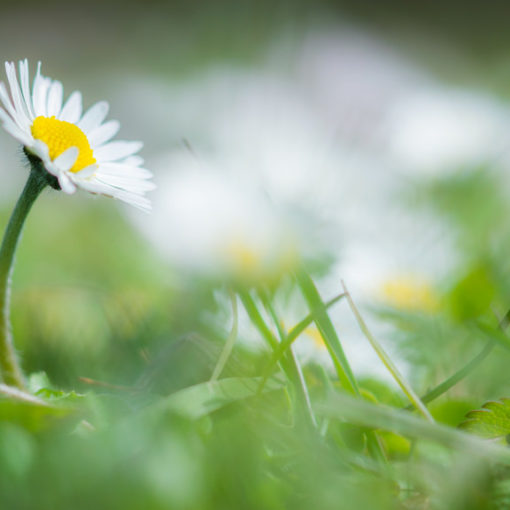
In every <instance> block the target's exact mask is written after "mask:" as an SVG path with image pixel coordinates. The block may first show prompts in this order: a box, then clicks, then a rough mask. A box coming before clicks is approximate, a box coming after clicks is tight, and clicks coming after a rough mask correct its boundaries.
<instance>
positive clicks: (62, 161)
mask: <svg viewBox="0 0 510 510" xmlns="http://www.w3.org/2000/svg"><path fill="white" fill-rule="evenodd" d="M79 154H80V151H79V150H78V147H69V149H67V150H66V151H64V152H63V153H62V154H60V155H59V156H58V157H56V158H55V160H54V161H53V164H54V165H55V166H56V167H57V168H58V169H59V170H62V171H63V172H67V171H68V170H69V169H71V168H72V166H73V165H74V164H75V163H76V160H77V159H78V155H79Z"/></svg>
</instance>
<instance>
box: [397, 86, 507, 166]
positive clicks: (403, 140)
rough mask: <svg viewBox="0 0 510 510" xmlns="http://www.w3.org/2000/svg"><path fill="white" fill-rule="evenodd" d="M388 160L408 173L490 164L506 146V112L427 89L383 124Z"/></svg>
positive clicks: (476, 96) (486, 101)
mask: <svg viewBox="0 0 510 510" xmlns="http://www.w3.org/2000/svg"><path fill="white" fill-rule="evenodd" d="M387 133H388V144H389V149H390V154H391V155H392V156H393V157H395V158H396V159H397V161H398V162H399V164H400V165H401V166H402V167H403V168H407V169H408V170H409V171H411V172H413V171H414V172H427V173H443V172H445V171H456V170H459V169H463V168H466V167H473V166H476V165H480V164H483V163H487V162H489V163H493V162H494V160H496V159H497V158H498V157H500V156H501V155H502V153H503V151H504V150H505V149H506V150H508V144H509V142H510V136H509V133H510V111H509V109H508V108H507V107H505V106H504V105H503V104H501V103H500V102H498V101H497V100H495V99H494V98H490V97H487V96H485V95H483V94H480V93H474V92H468V91H465V90H455V89H447V88H441V87H438V86H436V87H428V88H425V89H423V88H422V89H418V90H414V91H412V92H410V93H408V94H406V95H405V96H403V97H402V98H401V99H400V100H399V101H398V102H397V103H396V104H395V106H394V108H393V109H392V110H391V112H390V113H389V115H388V120H387Z"/></svg>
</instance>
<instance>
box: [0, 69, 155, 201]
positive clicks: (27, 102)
mask: <svg viewBox="0 0 510 510" xmlns="http://www.w3.org/2000/svg"><path fill="white" fill-rule="evenodd" d="M5 69H6V73H7V79H8V81H9V87H10V96H9V94H8V92H7V88H6V86H5V85H4V83H0V100H1V102H2V103H3V109H2V108H0V121H1V123H2V125H3V127H4V129H5V130H6V131H7V132H8V133H10V134H11V135H12V136H13V137H14V138H15V139H16V140H18V141H19V142H21V143H22V144H23V146H24V149H25V153H26V155H27V157H28V158H29V160H30V162H31V163H32V166H34V165H37V164H38V163H39V165H42V167H43V168H44V170H46V172H47V174H46V179H47V181H48V184H50V185H51V186H52V187H53V188H55V189H61V190H62V191H64V192H65V193H68V194H72V193H74V192H75V191H76V190H77V188H80V189H83V190H85V191H88V192H90V193H96V194H101V195H106V196H110V197H114V198H117V199H119V200H122V201H124V202H127V203H129V204H131V205H133V206H135V207H138V208H140V209H142V210H146V211H148V210H150V208H151V204H150V201H149V200H148V199H147V198H146V197H145V196H144V195H145V193H146V192H147V191H149V190H151V189H153V188H154V187H155V186H154V184H153V183H152V182H151V181H150V180H149V179H150V178H151V177H152V174H151V173H150V172H149V171H148V170H146V169H145V168H143V167H142V166H141V165H142V164H143V159H142V158H140V157H139V156H137V155H136V153H137V152H138V151H139V150H140V149H141V148H142V143H141V142H128V141H122V140H116V141H111V139H112V138H113V137H114V136H115V135H116V134H117V132H118V130H119V127H120V124H119V122H117V121H116V120H109V121H107V122H105V119H106V116H107V114H108V108H109V107H108V103H107V102H106V101H100V102H98V103H96V104H95V105H93V106H92V107H90V108H89V109H88V110H87V111H86V112H85V113H83V110H82V96H81V93H80V92H78V91H75V92H73V93H72V94H71V95H70V96H69V98H68V99H67V101H65V102H64V100H63V99H64V92H63V87H62V83H61V82H59V81H57V80H52V79H50V78H47V77H45V76H43V75H42V74H41V63H40V62H39V63H38V66H37V73H36V76H35V79H34V82H33V86H32V90H31V89H30V81H29V69H28V61H27V60H26V59H25V60H23V61H20V62H19V78H20V81H19V83H18V78H17V73H16V67H15V65H14V63H13V62H6V63H5Z"/></svg>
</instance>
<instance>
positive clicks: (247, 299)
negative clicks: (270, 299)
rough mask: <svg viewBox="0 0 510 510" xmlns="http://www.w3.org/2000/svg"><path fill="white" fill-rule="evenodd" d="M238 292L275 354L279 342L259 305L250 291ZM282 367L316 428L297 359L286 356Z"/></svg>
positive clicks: (253, 321)
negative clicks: (307, 403) (308, 406)
mask: <svg viewBox="0 0 510 510" xmlns="http://www.w3.org/2000/svg"><path fill="white" fill-rule="evenodd" d="M237 292H238V294H239V297H240V298H241V301H242V303H243V305H244V307H245V309H246V312H247V313H248V316H249V317H250V319H251V321H252V323H253V325H254V326H255V327H256V328H257V329H258V330H259V332H260V334H261V335H262V337H263V338H265V340H266V341H267V343H268V344H269V345H270V347H271V349H272V351H273V352H274V351H275V350H276V349H277V348H278V345H279V343H278V340H277V339H276V338H275V336H274V335H273V332H272V331H271V329H270V328H269V327H268V326H267V324H266V323H265V321H264V319H263V317H262V315H261V314H260V312H259V310H258V308H257V305H256V304H255V301H254V300H253V298H252V297H251V295H250V293H249V292H248V291H246V290H244V289H238V290H237ZM281 366H282V369H283V371H284V373H285V375H286V376H287V378H288V380H289V382H290V383H291V384H292V387H293V388H294V389H295V391H297V392H298V394H299V395H300V398H298V399H297V400H298V402H299V406H300V407H301V408H303V410H304V413H303V414H304V415H305V417H306V419H307V421H308V423H309V424H310V426H311V427H312V428H315V427H316V422H315V417H314V415H313V413H311V407H310V410H308V409H307V406H306V403H304V402H305V401H306V396H307V392H306V389H303V386H302V378H301V376H300V374H299V369H298V367H297V366H296V360H295V358H294V357H293V356H289V355H286V356H285V357H284V358H283V359H282V360H281ZM304 392H305V394H304ZM303 399H304V400H303ZM303 404H304V405H303ZM310 413H311V414H310Z"/></svg>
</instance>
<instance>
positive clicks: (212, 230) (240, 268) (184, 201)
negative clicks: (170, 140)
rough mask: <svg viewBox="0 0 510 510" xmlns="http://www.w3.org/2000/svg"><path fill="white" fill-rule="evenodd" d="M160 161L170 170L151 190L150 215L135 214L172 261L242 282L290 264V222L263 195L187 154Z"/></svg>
mask: <svg viewBox="0 0 510 510" xmlns="http://www.w3.org/2000/svg"><path fill="white" fill-rule="evenodd" d="M161 166H162V167H168V168H172V170H173V171H172V173H167V174H166V177H164V179H163V181H162V183H161V185H160V186H159V188H158V191H157V192H156V193H155V196H154V212H153V214H152V215H151V218H150V220H149V221H143V222H141V221H137V219H136V218H134V219H135V221H137V224H138V225H139V226H140V228H141V229H142V231H143V232H144V233H145V234H146V235H147V236H148V238H149V239H150V240H151V241H152V242H153V243H154V245H155V246H156V247H157V248H159V249H160V250H161V252H162V253H163V254H164V255H165V256H168V257H169V258H170V260H171V261H172V262H173V263H174V264H176V265H177V266H179V267H184V268H186V269H188V270H190V271H191V272H194V273H195V274H200V275H201V276H205V277H208V278H213V279H215V278H227V279H233V280H235V281H237V282H239V281H241V282H245V283H246V282H247V283H253V282H260V281H261V280H271V279H273V278H276V277H278V275H280V274H281V273H283V272H285V271H288V270H290V269H292V268H293V267H294V265H295V264H296V262H297V260H298V253H299V252H300V250H299V246H298V236H297V234H296V230H295V228H294V227H295V226H294V225H293V222H291V221H288V220H289V218H287V217H286V216H285V214H283V213H282V212H281V210H279V209H278V208H276V207H275V206H273V205H272V204H271V203H270V202H269V201H268V200H267V197H265V196H263V195H262V194H261V193H258V192H257V191H256V190H253V189H251V188H248V187H246V186H244V185H243V184H242V183H240V182H236V181H235V180H233V179H231V178H228V177H227V176H225V175H224V174H223V173H222V172H220V171H219V170H218V169H216V168H215V167H214V166H211V165H205V164H197V161H196V160H194V159H193V158H192V157H191V156H190V155H188V154H181V155H178V154H175V155H173V156H171V157H167V158H164V159H163V160H162V161H161Z"/></svg>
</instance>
